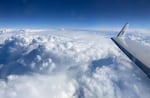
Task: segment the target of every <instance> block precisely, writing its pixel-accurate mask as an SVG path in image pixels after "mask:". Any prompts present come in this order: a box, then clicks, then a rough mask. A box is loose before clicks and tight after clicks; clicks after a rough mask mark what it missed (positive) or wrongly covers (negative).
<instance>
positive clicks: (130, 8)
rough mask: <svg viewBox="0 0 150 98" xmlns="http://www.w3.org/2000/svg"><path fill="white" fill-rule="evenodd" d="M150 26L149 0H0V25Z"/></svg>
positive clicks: (72, 26) (73, 26)
mask: <svg viewBox="0 0 150 98" xmlns="http://www.w3.org/2000/svg"><path fill="white" fill-rule="evenodd" d="M125 22H129V23H130V24H131V25H132V26H133V27H137V28H138V27H141V28H150V25H149V23H150V0H0V26H1V27H45V28H47V27H58V28H59V27H71V28H78V27H81V28H82V27H84V28H85V27H89V28H92V27H111V26H112V27H115V26H117V27H118V26H120V25H122V24H124V23H125Z"/></svg>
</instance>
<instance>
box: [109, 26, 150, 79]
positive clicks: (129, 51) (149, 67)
mask: <svg viewBox="0 0 150 98" xmlns="http://www.w3.org/2000/svg"><path fill="white" fill-rule="evenodd" d="M127 27H128V23H127V24H125V26H124V27H123V28H122V30H121V31H120V32H119V34H118V35H117V37H112V38H111V39H112V41H113V42H114V43H115V44H116V45H117V46H118V47H119V48H120V49H121V50H122V52H124V53H125V54H126V55H127V56H128V57H129V59H130V60H132V61H133V62H134V63H135V64H136V65H137V66H138V67H139V68H140V69H141V70H143V72H144V73H145V74H146V75H147V76H148V77H149V78H150V48H149V47H148V46H144V45H142V44H140V43H137V42H135V41H134V40H131V39H129V38H125V37H123V35H124V34H125V31H126V29H127Z"/></svg>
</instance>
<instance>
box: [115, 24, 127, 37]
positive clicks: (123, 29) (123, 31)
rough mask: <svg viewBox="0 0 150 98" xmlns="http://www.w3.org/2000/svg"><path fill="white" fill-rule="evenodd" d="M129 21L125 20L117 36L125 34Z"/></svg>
mask: <svg viewBox="0 0 150 98" xmlns="http://www.w3.org/2000/svg"><path fill="white" fill-rule="evenodd" d="M128 26H129V23H128V22H127V23H126V24H125V25H124V26H123V28H122V29H121V31H120V32H119V33H118V35H117V37H121V36H123V35H124V34H125V32H126V30H127V29H128Z"/></svg>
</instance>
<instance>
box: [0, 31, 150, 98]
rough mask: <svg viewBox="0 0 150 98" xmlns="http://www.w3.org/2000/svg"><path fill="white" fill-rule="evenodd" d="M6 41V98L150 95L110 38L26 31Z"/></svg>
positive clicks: (1, 79) (1, 59)
mask: <svg viewBox="0 0 150 98" xmlns="http://www.w3.org/2000/svg"><path fill="white" fill-rule="evenodd" d="M1 37H3V38H2V39H3V40H2V39H1V45H0V98H33V97H35V98H50V97H51V98H149V96H150V94H149V91H150V85H149V82H150V80H149V79H148V78H147V77H146V76H145V74H144V73H143V72H142V71H141V70H140V69H139V68H138V67H136V66H135V65H134V64H133V63H132V62H131V61H130V60H129V59H128V58H127V57H126V56H125V55H124V54H123V53H122V52H121V51H120V50H119V49H118V48H117V47H116V46H115V45H114V44H113V42H112V41H111V40H110V39H109V37H110V35H108V34H107V35H105V34H103V33H102V34H101V33H99V34H97V33H94V34H91V33H88V32H87V31H71V30H68V31H65V30H51V31H40V32H36V31H34V32H29V31H22V30H21V31H11V32H5V33H1ZM129 37H132V38H136V37H134V36H133V35H129ZM142 38H143V37H142ZM135 40H137V41H138V39H135ZM145 43H147V42H144V43H143V44H144V45H145Z"/></svg>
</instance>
